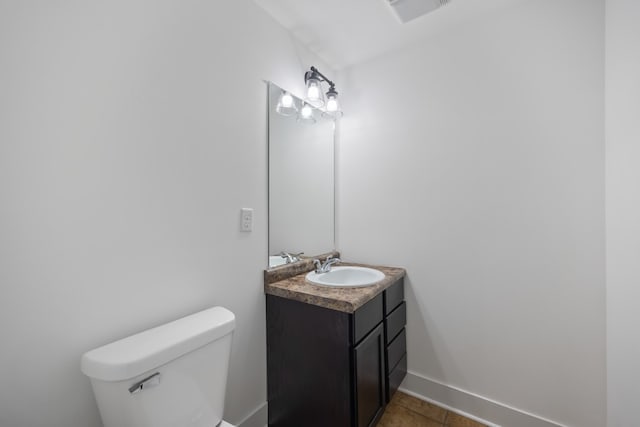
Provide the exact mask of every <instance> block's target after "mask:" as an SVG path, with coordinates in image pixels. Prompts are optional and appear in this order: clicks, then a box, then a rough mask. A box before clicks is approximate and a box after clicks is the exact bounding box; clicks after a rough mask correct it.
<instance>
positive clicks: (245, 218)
mask: <svg viewBox="0 0 640 427" xmlns="http://www.w3.org/2000/svg"><path fill="white" fill-rule="evenodd" d="M251 230H253V209H251V208H242V209H241V210H240V231H244V232H249V231H251Z"/></svg>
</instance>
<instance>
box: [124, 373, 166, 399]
mask: <svg viewBox="0 0 640 427" xmlns="http://www.w3.org/2000/svg"><path fill="white" fill-rule="evenodd" d="M159 385H160V372H156V373H155V374H153V375H151V376H149V377H147V378H145V379H143V380H140V381H138V382H137V383H135V384H134V385H132V386H131V387H129V393H131V394H135V393H139V392H141V391H143V390H146V389H148V388H153V387H157V386H159Z"/></svg>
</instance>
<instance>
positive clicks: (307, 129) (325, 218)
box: [268, 83, 335, 268]
mask: <svg viewBox="0 0 640 427" xmlns="http://www.w3.org/2000/svg"><path fill="white" fill-rule="evenodd" d="M284 93H285V91H284V90H283V89H281V88H280V87H278V86H276V85H274V84H273V83H269V113H268V116H269V264H268V266H269V268H273V267H276V266H278V265H283V264H287V263H291V262H296V261H297V260H299V259H300V258H301V257H313V256H314V255H319V254H324V253H327V252H330V251H332V250H333V249H334V168H333V166H334V165H333V162H334V128H335V127H334V122H333V120H331V119H326V118H323V117H322V116H321V112H320V111H319V110H317V109H315V108H311V110H309V109H307V108H303V107H304V104H303V103H302V101H301V100H300V99H298V98H296V97H295V96H293V95H290V94H288V93H287V95H288V96H291V97H292V98H293V102H294V104H295V114H293V113H291V111H292V110H291V108H288V109H287V113H288V115H284V114H281V113H278V112H277V111H276V110H277V109H280V110H282V106H280V108H279V107H278V104H279V102H280V103H282V95H283V94H284ZM288 96H285V101H286V102H287V104H288V102H289V98H288ZM309 111H311V113H312V117H311V118H310V117H309ZM301 253H303V254H301Z"/></svg>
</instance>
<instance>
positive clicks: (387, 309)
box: [384, 277, 404, 314]
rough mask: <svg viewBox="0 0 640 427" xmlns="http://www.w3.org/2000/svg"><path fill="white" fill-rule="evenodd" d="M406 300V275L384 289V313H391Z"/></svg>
mask: <svg viewBox="0 0 640 427" xmlns="http://www.w3.org/2000/svg"><path fill="white" fill-rule="evenodd" d="M402 301H404V277H403V278H401V279H400V280H398V281H397V282H396V283H395V284H393V285H391V286H389V287H388V288H387V289H386V290H385V291H384V314H389V313H391V312H392V311H393V309H394V308H396V307H397V306H399V305H400V303H401V302H402Z"/></svg>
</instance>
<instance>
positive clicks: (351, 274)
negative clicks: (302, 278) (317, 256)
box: [306, 266, 384, 288]
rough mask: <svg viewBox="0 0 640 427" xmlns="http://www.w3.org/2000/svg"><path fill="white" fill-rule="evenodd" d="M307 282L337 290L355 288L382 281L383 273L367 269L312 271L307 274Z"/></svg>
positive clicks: (342, 268)
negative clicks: (332, 287)
mask: <svg viewBox="0 0 640 427" xmlns="http://www.w3.org/2000/svg"><path fill="white" fill-rule="evenodd" d="M306 278H307V280H308V281H309V282H311V283H313V284H314V285H320V286H334V287H337V288H355V287H358V286H369V285H373V284H374V283H377V282H379V281H381V280H382V279H384V273H383V272H382V271H379V270H375V269H373V268H367V267H355V266H344V267H332V268H331V271H329V272H327V273H320V274H318V273H316V272H315V271H312V272H310V273H308V274H307V276H306Z"/></svg>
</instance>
